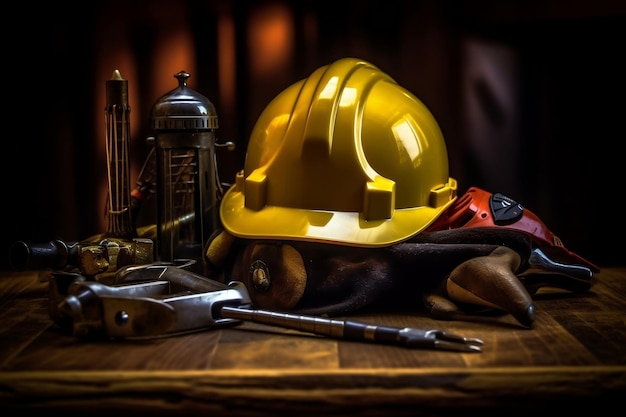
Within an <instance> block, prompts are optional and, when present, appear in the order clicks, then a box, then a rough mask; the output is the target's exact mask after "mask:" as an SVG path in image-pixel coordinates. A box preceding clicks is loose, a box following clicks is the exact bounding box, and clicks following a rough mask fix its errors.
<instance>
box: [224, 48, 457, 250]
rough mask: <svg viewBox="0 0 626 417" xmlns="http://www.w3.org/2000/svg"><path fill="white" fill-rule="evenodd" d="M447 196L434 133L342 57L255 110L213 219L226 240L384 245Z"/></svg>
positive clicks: (404, 102)
mask: <svg viewBox="0 0 626 417" xmlns="http://www.w3.org/2000/svg"><path fill="white" fill-rule="evenodd" d="M456 196H457V183H456V180H454V179H453V178H450V177H449V176H448V155H447V150H446V145H445V142H444V139H443V135H442V133H441V130H440V128H439V126H438V124H437V122H436V121H435V119H434V117H433V116H432V114H431V113H430V112H429V110H428V109H427V108H426V106H425V105H424V104H423V103H422V102H421V101H420V100H418V99H417V98H416V97H415V96H414V95H412V94H411V93H410V92H409V91H407V90H406V89H404V88H402V87H401V86H399V85H398V84H397V83H396V82H395V81H394V80H393V79H392V78H391V77H390V76H389V75H387V74H385V73H383V72H382V71H381V70H380V69H378V68H377V67H376V66H374V65H372V64H371V63H369V62H365V61H362V60H359V59H355V58H344V59H340V60H338V61H335V62H333V63H331V64H330V65H326V66H323V67H321V68H319V69H317V70H316V71H314V72H313V73H312V74H311V75H310V76H309V77H308V78H306V79H304V80H301V81H299V82H296V83H295V84H293V85H291V86H289V87H287V88H286V89H285V90H283V91H282V92H281V93H280V94H278V96H276V97H275V98H274V99H273V100H272V101H271V102H270V103H269V104H268V105H267V107H266V108H265V109H264V110H263V112H262V113H261V115H260V117H259V119H258V120H257V122H256V124H255V126H254V128H253V130H252V133H251V136H250V139H249V142H248V148H247V153H246V159H245V164H244V169H243V170H242V171H240V172H239V173H237V175H236V182H235V184H234V185H233V186H231V188H230V189H229V190H228V191H227V192H226V194H225V195H224V197H223V199H222V202H221V204H220V217H221V221H222V225H223V226H224V228H225V229H226V230H227V231H228V232H230V233H231V234H233V235H234V236H238V237H243V238H250V239H285V240H305V241H315V242H326V243H334V244H344V245H352V246H364V247H370V246H386V245H391V244H394V243H397V242H400V241H403V240H406V239H408V238H410V237H411V236H414V235H415V234H417V233H419V232H421V231H422V230H424V229H425V228H426V227H427V226H428V225H430V224H431V223H432V222H433V221H434V220H435V219H436V218H437V217H438V216H439V215H440V214H441V213H442V212H443V211H444V210H445V209H446V208H447V207H448V206H449V205H450V204H451V203H452V202H453V201H454V200H455V199H456Z"/></svg>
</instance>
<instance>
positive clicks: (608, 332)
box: [0, 267, 626, 416]
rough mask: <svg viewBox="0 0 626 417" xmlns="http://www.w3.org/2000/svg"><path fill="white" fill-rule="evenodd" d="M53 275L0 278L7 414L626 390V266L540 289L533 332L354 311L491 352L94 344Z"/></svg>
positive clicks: (369, 408) (531, 407) (465, 401)
mask: <svg viewBox="0 0 626 417" xmlns="http://www.w3.org/2000/svg"><path fill="white" fill-rule="evenodd" d="M47 276H48V274H47V273H46V272H45V271H26V272H13V271H2V272H0V319H1V323H2V324H1V325H0V353H1V355H0V410H4V411H3V415H4V416H6V415H14V414H16V413H17V412H22V411H61V412H64V413H66V415H69V414H72V413H74V412H75V413H76V414H78V413H81V414H84V413H88V414H91V415H101V414H102V415H104V414H106V415H109V416H111V415H114V414H112V413H116V414H118V415H120V414H133V415H138V414H141V415H151V416H156V415H169V414H174V413H176V414H179V413H180V415H199V414H202V415H212V416H216V415H228V416H265V415H267V416H272V415H278V414H285V415H294V416H295V415H298V416H309V415H310V416H313V415H315V416H318V415H322V414H324V415H326V414H328V415H358V416H378V415H394V416H404V415H424V416H435V415H436V416H446V415H468V414H472V415H474V414H476V415H479V414H482V415H494V416H495V415H499V416H500V415H502V413H503V412H504V411H541V410H546V409H547V408H546V407H548V408H549V409H553V408H555V409H559V410H561V411H562V412H565V411H570V410H571V411H581V410H582V409H583V407H584V408H590V409H593V410H596V411H598V410H601V409H604V408H606V407H608V404H609V403H610V402H611V401H613V400H622V399H623V396H624V395H626V326H625V324H626V323H625V321H626V267H612V268H603V269H602V272H600V273H599V274H597V275H596V277H595V281H594V283H593V286H592V288H591V290H590V291H588V292H586V293H583V294H570V293H566V292H563V291H560V292H546V293H543V294H539V295H537V296H536V309H537V315H536V321H535V323H534V325H533V327H532V328H531V329H525V328H522V327H520V326H518V325H517V323H516V322H515V321H514V320H513V319H512V318H510V317H508V316H506V315H505V316H502V317H497V318H489V320H483V321H472V322H467V321H439V320H434V319H432V318H430V317H428V315H426V314H421V313H407V314H397V313H394V314H391V313H390V314H377V315H373V314H359V315H353V316H350V317H348V318H349V319H351V320H358V321H362V322H365V323H371V324H378V325H390V326H399V327H416V328H436V329H441V330H445V331H448V332H451V333H455V334H459V335H461V336H466V337H478V338H481V339H483V340H484V342H485V344H484V346H483V351H482V352H480V353H457V352H449V351H435V350H416V349H408V348H403V347H396V346H386V345H377V344H372V343H359V342H351V341H343V340H342V341H339V340H334V339H329V338H324V337H316V336H312V335H309V334H305V333H301V332H297V331H294V330H283V329H281V328H277V327H271V326H267V325H261V324H256V323H242V324H240V325H238V326H234V327H228V328H221V329H213V330H209V331H204V332H198V333H193V334H187V335H182V336H169V337H161V338H155V339H149V340H141V341H138V340H133V341H129V340H125V341H84V340H80V339H78V338H76V337H75V336H73V335H71V334H68V333H67V332H65V331H63V330H62V329H61V328H59V327H58V326H57V325H56V324H55V323H54V322H53V321H52V320H51V318H50V316H49V315H48V297H47V290H48V284H47V281H46V279H45V278H46V277H47ZM551 407H552V408H551ZM8 411H13V412H14V413H11V414H6V412H8Z"/></svg>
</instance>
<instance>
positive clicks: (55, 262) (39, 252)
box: [9, 240, 79, 271]
mask: <svg viewBox="0 0 626 417" xmlns="http://www.w3.org/2000/svg"><path fill="white" fill-rule="evenodd" d="M78 252H79V244H78V242H64V241H62V240H51V241H49V242H45V243H34V244H31V243H26V242H23V241H18V242H15V243H13V244H12V245H11V248H10V249H9V263H10V265H11V267H12V268H13V269H16V270H19V271H22V270H26V269H46V268H52V269H64V268H65V267H67V266H71V265H75V264H76V263H77V261H78Z"/></svg>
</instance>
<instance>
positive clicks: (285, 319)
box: [220, 306, 484, 352]
mask: <svg viewBox="0 0 626 417" xmlns="http://www.w3.org/2000/svg"><path fill="white" fill-rule="evenodd" d="M220 314H221V315H222V316H224V317H228V318H234V319H239V320H245V321H251V322H255V323H262V324H268V325H273V326H278V327H282V328H287V329H294V330H300V331H304V332H309V333H313V334H317V335H323V336H329V337H332V338H335V339H347V340H355V341H369V342H375V343H383V344H392V345H399V346H404V347H407V348H412V349H440V350H452V351H457V352H481V351H482V349H481V346H482V345H483V343H484V342H483V341H482V340H481V339H475V338H465V337H461V336H457V335H453V334H450V333H446V332H444V331H441V330H423V329H415V328H411V327H404V328H400V327H389V326H376V325H371V324H365V323H359V322H355V321H350V320H333V319H327V318H324V317H318V316H306V315H298V314H289V313H279V312H274V311H268V310H255V309H249V308H239V307H230V306H223V307H221V310H220Z"/></svg>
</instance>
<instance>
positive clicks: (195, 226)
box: [151, 72, 219, 272]
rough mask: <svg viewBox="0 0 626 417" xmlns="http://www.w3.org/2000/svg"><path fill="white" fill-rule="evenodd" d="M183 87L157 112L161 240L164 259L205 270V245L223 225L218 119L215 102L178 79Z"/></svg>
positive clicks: (160, 252)
mask: <svg viewBox="0 0 626 417" xmlns="http://www.w3.org/2000/svg"><path fill="white" fill-rule="evenodd" d="M175 77H176V78H177V79H178V81H179V86H178V88H177V89H175V90H173V91H171V92H170V93H168V94H166V95H165V96H163V97H162V98H161V99H159V100H158V101H157V103H156V104H155V105H154V107H153V110H152V117H151V124H152V128H153V130H154V133H155V135H154V138H153V139H152V140H153V145H154V146H155V151H156V198H157V236H156V252H157V254H156V257H157V259H158V260H160V261H166V262H167V261H174V260H178V259H193V260H196V261H197V268H196V269H197V272H201V268H202V262H201V259H202V250H203V246H204V243H205V242H206V241H207V240H208V238H209V236H210V235H211V233H213V231H214V230H216V228H217V227H218V216H219V213H218V210H219V198H218V195H219V193H218V179H217V166H216V158H215V130H216V128H217V115H216V114H215V109H214V107H213V105H212V104H211V102H210V101H209V100H208V99H207V98H206V97H204V96H202V95H200V94H198V93H196V92H195V91H193V90H191V89H190V88H188V87H187V85H186V79H187V78H188V77H189V74H187V73H185V72H181V73H178V74H176V75H175Z"/></svg>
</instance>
